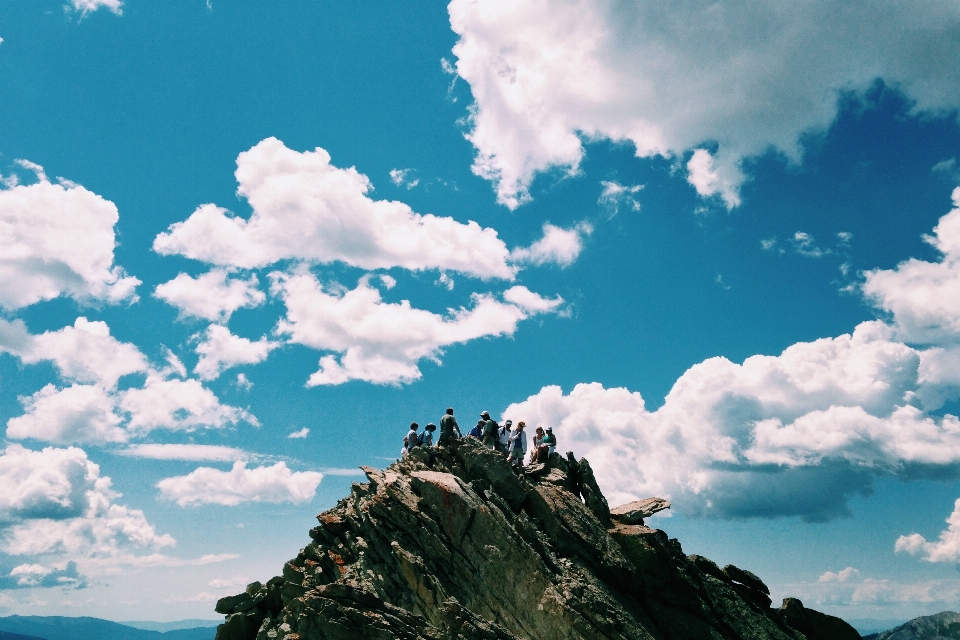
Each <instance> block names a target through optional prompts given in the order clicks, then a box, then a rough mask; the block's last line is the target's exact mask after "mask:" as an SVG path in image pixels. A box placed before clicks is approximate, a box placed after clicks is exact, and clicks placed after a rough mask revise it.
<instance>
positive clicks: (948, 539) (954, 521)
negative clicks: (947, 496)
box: [894, 499, 960, 563]
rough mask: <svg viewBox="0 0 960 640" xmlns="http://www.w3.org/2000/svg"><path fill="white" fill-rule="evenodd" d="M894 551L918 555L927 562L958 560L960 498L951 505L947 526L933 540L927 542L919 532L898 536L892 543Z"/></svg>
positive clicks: (959, 553)
mask: <svg viewBox="0 0 960 640" xmlns="http://www.w3.org/2000/svg"><path fill="white" fill-rule="evenodd" d="M894 549H895V550H896V551H904V552H906V553H909V554H911V555H920V556H922V557H923V559H924V560H926V561H927V562H954V563H955V562H958V561H960V499H958V500H957V501H956V502H955V503H954V505H953V513H951V514H950V515H949V517H947V528H946V529H945V530H944V531H941V532H940V538H939V539H938V540H936V541H935V542H927V539H926V538H924V537H923V536H922V535H920V534H919V533H911V534H910V535H907V536H900V537H899V538H897V542H896V544H895V545H894Z"/></svg>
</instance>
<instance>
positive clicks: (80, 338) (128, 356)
mask: <svg viewBox="0 0 960 640" xmlns="http://www.w3.org/2000/svg"><path fill="white" fill-rule="evenodd" d="M4 351H6V352H7V353H10V354H13V355H15V356H17V357H19V358H20V360H21V361H22V362H23V363H24V364H36V363H38V362H41V361H44V360H49V361H51V362H53V363H54V364H55V365H56V366H57V369H58V370H59V371H60V375H61V376H63V377H64V378H65V379H67V380H73V381H76V382H90V383H99V384H100V385H102V386H105V387H111V388H112V387H115V386H116V384H117V381H118V380H119V379H120V378H122V377H123V376H125V375H129V374H131V373H141V372H145V371H147V369H148V365H147V360H146V358H145V357H144V356H143V354H142V353H140V350H139V349H137V347H135V346H134V345H132V344H130V343H128V342H120V341H119V340H117V339H116V338H114V337H113V336H111V335H110V327H108V326H107V324H106V323H105V322H100V321H94V322H91V321H89V320H87V319H86V318H84V317H82V316H81V317H79V318H77V319H76V321H75V322H74V324H73V326H72V327H69V326H68V327H64V328H63V329H60V330H58V331H47V332H45V333H42V334H40V335H36V336H34V335H30V334H29V333H28V332H27V329H26V325H24V324H23V322H22V321H20V320H14V321H13V322H6V321H5V320H3V319H0V352H4Z"/></svg>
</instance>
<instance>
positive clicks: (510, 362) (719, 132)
mask: <svg viewBox="0 0 960 640" xmlns="http://www.w3.org/2000/svg"><path fill="white" fill-rule="evenodd" d="M0 3H2V4H0V7H2V9H0V38H2V40H0V96H2V98H0V179H2V184H0V429H2V432H3V438H4V441H3V443H2V453H0V486H2V487H4V490H3V491H2V492H0V614H2V615H9V614H20V615H90V616H97V617H102V618H108V619H112V620H121V621H122V620H178V619H184V618H210V619H213V618H215V617H216V614H215V613H214V612H213V605H214V603H215V601H216V600H217V599H218V598H219V597H222V596H225V595H230V594H233V593H236V592H238V591H240V590H242V588H243V586H244V585H245V584H246V583H247V582H251V581H253V580H265V579H267V578H269V577H271V576H273V575H276V574H278V573H279V572H280V569H281V567H282V564H283V562H284V561H285V560H287V559H289V558H291V557H293V556H294V555H296V553H297V551H298V549H299V548H300V547H302V546H303V545H304V544H305V543H307V542H308V537H307V530H308V529H309V528H310V527H311V526H313V525H314V524H315V521H314V519H313V518H314V516H315V515H316V514H317V513H319V512H320V511H323V510H324V509H327V508H329V507H331V506H333V505H334V504H335V503H336V501H337V500H338V499H339V498H341V497H343V496H344V495H346V494H347V493H348V492H349V490H350V486H351V484H352V483H353V482H362V481H363V480H364V477H363V475H362V473H361V472H360V471H359V469H358V466H359V465H369V466H373V467H383V466H386V465H388V464H390V462H391V461H393V460H395V459H396V457H397V456H398V455H399V450H400V447H401V444H402V438H403V435H404V434H405V433H406V431H407V429H408V427H409V423H410V422H411V421H417V422H419V423H420V424H421V425H423V424H425V423H426V422H430V421H433V422H437V420H438V419H439V417H440V416H441V415H442V413H443V412H444V410H445V409H446V407H448V406H452V407H453V408H454V409H455V411H456V415H457V416H458V418H459V420H460V424H461V426H462V427H465V428H466V427H469V426H472V424H474V422H473V421H474V420H476V419H477V417H478V414H479V413H480V412H481V411H483V410H488V411H490V412H491V413H492V414H493V415H494V417H495V418H497V419H499V420H504V419H507V418H511V419H513V420H514V421H518V420H525V421H526V423H527V424H528V425H530V426H533V425H543V426H547V425H550V426H553V427H554V429H555V433H556V434H557V436H558V439H559V448H560V449H561V450H562V451H568V450H569V451H573V452H574V454H575V455H577V456H578V457H581V456H583V457H586V458H588V459H589V460H590V462H591V464H592V465H593V467H594V468H595V469H596V470H597V476H598V481H599V482H600V484H601V487H602V488H603V490H604V492H605V493H606V495H607V497H608V499H609V500H610V502H611V503H612V504H620V503H623V502H626V501H629V500H633V499H638V498H644V497H648V496H654V495H655V496H661V497H666V498H669V499H670V500H671V501H672V503H673V508H672V509H671V510H670V511H668V512H665V513H664V514H660V515H658V516H655V517H654V518H653V519H652V520H651V523H653V524H655V526H657V527H659V528H662V529H664V530H665V531H666V532H667V533H668V534H669V535H670V536H671V537H676V538H678V539H679V540H680V542H681V543H682V545H683V548H684V549H685V551H686V552H687V553H698V554H701V555H705V556H707V557H710V558H712V559H713V560H715V561H716V562H718V563H719V564H721V565H724V564H728V563H732V564H736V565H737V566H740V567H742V568H745V569H749V570H751V571H753V572H755V573H757V574H758V575H760V576H761V577H762V578H763V579H764V580H765V581H766V582H767V584H768V585H769V586H770V588H771V591H772V593H773V597H774V600H775V601H776V600H778V599H779V598H783V597H787V596H795V597H799V598H801V599H802V600H803V601H804V603H805V604H807V605H808V606H812V607H815V608H818V609H820V610H822V611H825V612H827V613H831V614H834V615H838V616H841V617H843V618H845V619H848V620H863V619H880V620H897V619H899V620H905V619H908V618H911V617H914V616H917V615H925V614H930V613H935V612H938V611H942V610H945V609H956V608H957V606H960V602H958V601H960V419H958V418H957V416H958V415H960V159H958V156H960V123H958V109H960V5H957V4H956V3H953V2H930V3H920V4H915V5H914V4H910V3H874V4H871V5H869V6H867V5H857V4H850V3H846V2H839V1H836V2H834V1H831V0H824V1H823V2H820V3H797V4H782V5H781V4H774V5H771V4H768V3H761V2H743V3H730V4H727V3H706V2H684V3H670V4H669V5H664V4H663V3H647V2H641V3H634V2H614V1H605V2H601V1H599V0H596V1H586V0H583V1H579V2H576V1H573V0H570V1H563V2H561V1H548V0H542V1H533V0H522V1H521V0H512V1H511V2H509V3H497V2H473V1H468V0H453V2H451V3H450V4H449V5H448V6H445V5H444V4H442V3H423V2H420V3H414V2H387V3H335V2H300V1H295V0H291V1H289V2H283V3H274V4H272V5H269V6H268V5H264V4H263V3H254V2H247V1H244V0H237V1H234V2H224V1H222V0H208V1H207V2H202V1H201V0H186V1H184V2H177V3H155V2H148V1H145V0H69V1H68V2H66V3H64V2H63V0H19V1H14V0H0Z"/></svg>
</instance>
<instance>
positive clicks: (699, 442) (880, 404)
mask: <svg viewBox="0 0 960 640" xmlns="http://www.w3.org/2000/svg"><path fill="white" fill-rule="evenodd" d="M919 367H920V354H919V353H918V352H917V351H915V350H914V349H912V348H910V347H908V346H906V345H904V344H902V343H900V342H897V341H895V340H893V339H892V330H891V329H890V328H889V327H887V326H886V325H884V324H883V323H880V322H876V321H875V322H866V323H862V324H861V325H859V326H858V327H857V328H856V330H855V331H854V332H853V333H852V334H847V335H842V336H839V337H836V338H824V339H821V340H816V341H814V342H808V343H798V344H795V345H793V346H791V347H789V348H787V349H786V350H785V351H784V352H783V353H781V354H780V355H779V356H753V357H750V358H747V359H746V360H745V361H744V362H743V364H735V363H733V362H730V361H729V360H727V359H726V358H711V359H709V360H706V361H704V362H701V363H700V364H697V365H695V366H693V367H691V368H690V369H689V370H688V371H687V372H686V373H684V374H683V376H681V377H680V379H679V380H677V382H676V383H675V384H674V386H673V388H672V389H671V391H670V393H669V394H668V395H667V397H666V400H665V402H664V404H663V406H662V407H660V408H659V409H657V410H656V411H648V410H647V408H646V406H645V403H644V400H643V398H642V397H641V396H640V394H639V393H636V392H631V391H628V390H627V389H622V388H614V389H607V388H604V387H603V386H602V385H601V384H599V383H592V384H579V385H577V386H576V387H574V389H573V390H572V391H571V392H570V393H569V394H564V393H563V392H562V390H561V389H560V388H559V387H555V386H550V387H544V388H543V389H542V390H541V391H540V392H539V393H537V394H535V395H533V396H531V397H529V398H528V399H527V400H525V401H524V402H520V403H516V404H512V405H510V406H509V407H508V408H507V409H506V411H505V412H504V417H506V418H512V419H513V420H514V421H517V420H525V421H526V422H527V424H530V425H532V426H533V425H551V426H554V427H555V433H557V435H558V438H559V439H560V441H561V448H564V450H572V451H576V452H577V453H578V454H579V455H584V456H586V457H587V458H588V459H590V460H591V462H593V463H594V466H595V468H596V469H597V477H598V480H599V482H600V483H601V485H602V487H603V489H604V491H605V492H607V493H608V495H609V496H610V497H611V499H612V500H614V501H627V500H631V499H636V498H639V497H646V496H648V495H664V496H667V497H670V498H671V499H672V500H674V502H675V504H676V506H677V508H679V509H680V510H682V511H684V512H686V513H688V514H695V515H703V516H721V517H746V516H782V515H799V516H803V517H804V518H807V519H812V520H822V519H828V518H831V517H835V516H837V515H841V514H844V513H846V512H847V507H846V502H847V500H848V499H849V497H851V496H852V495H854V494H858V493H866V492H869V491H870V489H871V486H872V482H873V478H874V477H876V476H877V475H898V476H900V477H904V478H909V477H911V474H912V473H918V472H919V471H920V470H923V469H934V468H936V469H946V471H945V472H946V473H950V472H951V471H950V469H952V468H954V467H955V466H956V465H957V463H958V462H960V421H958V420H957V418H956V417H954V416H950V415H948V416H945V417H942V418H935V417H931V416H928V415H926V414H924V412H923V411H922V410H921V409H919V408H917V407H916V406H914V405H913V404H911V402H915V401H916V397H917V393H916V392H917V390H918V389H919V388H920V380H919Z"/></svg>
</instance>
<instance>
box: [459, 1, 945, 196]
mask: <svg viewBox="0 0 960 640" xmlns="http://www.w3.org/2000/svg"><path fill="white" fill-rule="evenodd" d="M449 13H450V25H451V27H452V28H453V30H454V31H455V32H456V33H457V34H458V35H459V41H458V42H457V44H456V45H455V46H454V48H453V53H454V55H455V56H456V57H457V61H456V72H457V74H458V75H459V76H460V77H461V78H463V79H464V80H466V81H467V82H468V83H469V84H470V90H471V92H472V94H473V97H474V100H475V103H474V105H473V107H472V110H471V112H470V129H469V131H468V133H467V139H468V140H470V142H471V143H472V144H473V145H474V147H475V148H476V152H477V154H476V159H475V162H474V166H473V170H474V172H475V173H476V174H478V175H480V176H482V177H484V178H486V179H488V180H491V181H492V182H493V183H494V185H495V189H496V192H497V199H498V201H499V202H501V203H503V204H505V205H507V206H508V207H510V208H515V207H517V206H518V205H519V204H521V203H523V202H525V201H527V200H529V198H530V195H529V187H530V184H531V183H532V181H533V179H534V177H535V176H536V175H537V174H538V173H540V172H543V171H546V170H548V169H551V168H560V169H561V170H563V171H564V172H566V173H567V174H568V175H569V174H575V173H576V172H577V171H578V167H579V164H580V162H581V160H582V158H583V154H584V149H583V144H582V141H583V140H598V139H609V140H613V141H629V142H631V143H632V144H633V145H634V147H635V148H636V153H637V155H638V156H640V157H649V156H654V155H661V156H666V157H669V158H677V159H685V158H688V159H687V160H686V169H687V176H688V180H689V181H690V183H691V184H692V185H693V186H694V188H695V189H696V190H697V192H698V193H699V194H700V195H701V196H705V197H711V196H717V197H719V198H721V199H722V200H723V202H724V203H725V204H726V205H727V206H728V207H733V206H736V205H737V204H738V203H739V202H740V196H739V188H740V186H741V185H742V183H743V182H744V180H745V174H744V170H743V167H742V165H741V161H742V160H743V159H744V158H747V157H750V156H755V155H757V154H760V153H763V152H764V151H766V150H767V149H770V148H773V149H776V150H777V151H779V152H781V153H784V154H785V155H786V156H788V157H789V158H791V159H793V160H798V159H799V158H800V157H801V154H802V150H801V148H800V144H799V139H800V135H801V134H803V133H804V132H808V131H816V130H821V129H823V128H825V127H827V126H828V125H830V123H831V122H832V121H833V120H834V118H835V116H836V114H837V98H838V96H839V94H840V92H843V91H862V90H864V89H866V88H868V87H870V86H871V85H872V84H873V83H874V81H875V80H876V79H877V78H882V79H883V80H884V81H885V82H886V83H887V84H888V85H891V86H895V87H897V88H898V89H899V90H901V91H903V92H904V93H905V94H906V95H907V96H909V98H910V99H912V100H914V103H915V106H914V109H915V110H916V111H918V112H919V111H926V112H948V111H950V110H951V109H954V108H956V107H958V106H960V70H958V69H957V67H956V65H954V64H953V62H952V61H954V60H956V59H957V57H958V55H960V37H958V34H960V9H958V8H957V7H956V6H955V5H953V4H945V3H936V4H932V3H928V4H924V5H922V6H916V5H905V4H896V3H893V4H885V5H858V4H850V3H847V2H842V1H840V0H831V1H829V2H818V3H786V4H783V3H777V4H770V3H765V2H756V1H753V2H742V3H736V4H717V3H713V2H700V1H695V2H685V3H683V4H681V5H674V4H669V5H668V4H663V3H635V2H620V1H617V0H520V1H517V2H510V3H491V2H477V1H476V0H453V1H452V2H451V3H450V5H449ZM691 151H692V154H691V155H689V157H688V154H689V153H690V152H691Z"/></svg>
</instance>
